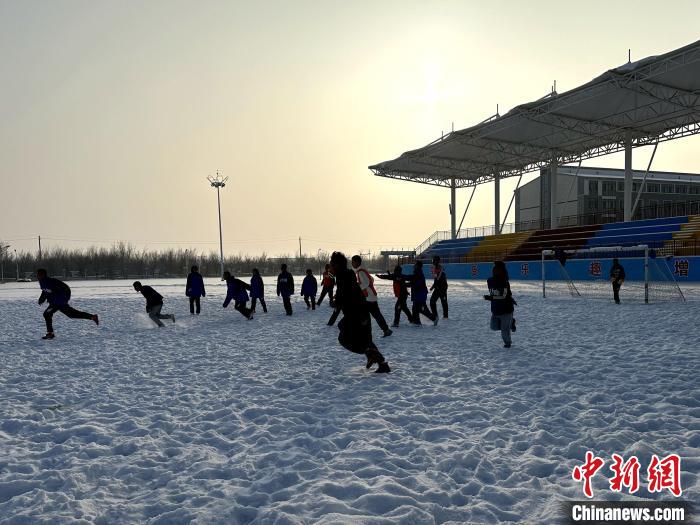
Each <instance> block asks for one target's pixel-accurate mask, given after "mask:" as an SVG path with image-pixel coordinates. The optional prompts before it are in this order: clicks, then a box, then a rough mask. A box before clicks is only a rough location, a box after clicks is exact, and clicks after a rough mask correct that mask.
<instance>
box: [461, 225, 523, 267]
mask: <svg viewBox="0 0 700 525" xmlns="http://www.w3.org/2000/svg"><path fill="white" fill-rule="evenodd" d="M533 233H534V232H531V231H529V232H518V233H506V234H503V235H489V236H487V237H484V239H483V240H482V241H481V242H480V243H479V244H478V245H477V246H475V247H474V249H473V250H472V251H471V252H469V254H468V256H467V258H468V260H469V261H477V260H484V259H486V260H497V259H503V258H504V257H505V256H506V255H507V254H508V253H510V252H512V251H514V250H516V249H517V248H518V247H519V246H521V245H522V244H523V243H524V242H526V241H527V240H528V239H529V238H530V236H531V235H532V234H533Z"/></svg>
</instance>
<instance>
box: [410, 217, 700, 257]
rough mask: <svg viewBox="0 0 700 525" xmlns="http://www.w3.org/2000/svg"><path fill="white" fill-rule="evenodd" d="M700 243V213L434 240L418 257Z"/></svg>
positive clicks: (677, 249) (667, 250)
mask: <svg viewBox="0 0 700 525" xmlns="http://www.w3.org/2000/svg"><path fill="white" fill-rule="evenodd" d="M698 242H700V215H694V216H690V217H687V216H680V217H666V218H661V219H646V220H641V221H631V222H616V223H609V224H595V225H590V226H572V227H568V228H558V229H553V230H537V231H532V232H519V233H512V234H505V235H489V236H486V237H471V238H466V239H454V240H446V241H440V242H438V243H435V244H433V245H432V246H430V248H428V249H427V250H426V251H425V252H423V254H421V255H419V257H418V258H419V259H421V260H423V261H430V260H431V259H432V257H433V256H434V255H439V256H440V257H441V258H443V260H445V261H449V262H480V261H493V260H496V259H504V260H507V261H527V260H534V259H539V258H540V257H541V256H542V250H546V249H554V248H561V249H564V250H573V249H579V248H590V247H600V246H634V245H640V244H646V245H649V246H650V247H651V248H654V249H655V250H656V251H657V253H658V254H659V255H688V253H685V252H688V250H690V251H692V252H693V254H694V253H695V251H696V250H697V243H698Z"/></svg>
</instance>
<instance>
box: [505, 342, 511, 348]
mask: <svg viewBox="0 0 700 525" xmlns="http://www.w3.org/2000/svg"><path fill="white" fill-rule="evenodd" d="M511 344H512V343H506V344H504V345H503V348H510V347H511Z"/></svg>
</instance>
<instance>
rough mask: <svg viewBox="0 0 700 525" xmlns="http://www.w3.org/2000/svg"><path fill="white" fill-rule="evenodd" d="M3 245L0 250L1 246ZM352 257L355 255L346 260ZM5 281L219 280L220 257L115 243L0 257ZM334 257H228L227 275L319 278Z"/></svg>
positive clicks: (378, 263)
mask: <svg viewBox="0 0 700 525" xmlns="http://www.w3.org/2000/svg"><path fill="white" fill-rule="evenodd" d="M2 244H3V243H2V242H0V246H2ZM346 255H348V256H350V255H353V254H346ZM0 257H1V259H2V270H3V273H4V280H6V281H8V280H15V278H16V277H17V271H18V270H19V277H20V278H25V277H29V278H33V277H34V272H35V271H36V269H37V268H45V269H46V270H47V271H48V272H49V275H54V276H56V277H60V278H65V279H131V278H168V277H184V276H186V275H187V274H188V273H189V271H190V268H191V267H192V266H193V265H197V266H199V270H200V273H201V274H202V275H204V276H205V277H219V276H220V273H221V263H220V257H219V254H218V253H216V252H209V253H204V252H199V251H198V250H197V249H191V248H186V249H183V248H178V249H174V248H167V249H164V250H147V249H142V250H139V249H137V248H136V247H134V246H133V245H131V244H128V243H116V244H114V245H112V246H110V247H108V248H107V247H96V246H91V247H89V248H63V247H50V248H47V249H45V250H44V251H43V252H42V254H41V259H39V256H38V253H37V252H28V251H24V252H17V253H16V254H15V253H8V251H7V250H5V251H4V252H2V253H0ZM329 257H330V254H329V253H323V252H321V253H318V254H314V255H302V256H301V257H300V256H299V254H296V255H280V256H275V257H269V256H268V255H266V254H265V253H263V254H262V255H258V256H252V255H229V256H225V257H224V270H228V271H230V272H232V273H233V274H234V275H243V276H245V275H250V273H251V271H252V270H253V268H257V269H258V270H260V273H261V274H263V275H277V273H279V268H280V264H282V263H285V264H287V266H288V267H289V270H290V271H291V272H292V273H294V274H302V273H303V272H304V271H305V270H306V269H307V268H311V269H312V270H313V271H314V273H315V274H317V273H318V272H319V269H322V268H323V266H324V265H325V263H327V262H328V259H329ZM363 260H364V261H365V265H366V266H367V267H369V268H372V269H377V270H379V269H381V270H385V269H386V268H384V266H385V264H384V260H383V258H382V257H381V256H378V255H377V256H374V257H371V258H370V257H368V256H366V255H364V256H363Z"/></svg>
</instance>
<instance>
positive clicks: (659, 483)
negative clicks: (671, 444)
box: [647, 454, 683, 497]
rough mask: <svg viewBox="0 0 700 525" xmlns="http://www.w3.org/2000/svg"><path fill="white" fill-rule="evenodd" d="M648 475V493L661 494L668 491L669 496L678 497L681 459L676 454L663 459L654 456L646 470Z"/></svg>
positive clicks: (680, 491)
mask: <svg viewBox="0 0 700 525" xmlns="http://www.w3.org/2000/svg"><path fill="white" fill-rule="evenodd" d="M647 474H648V475H649V486H648V489H649V492H661V491H662V490H663V489H668V490H670V491H671V494H673V495H674V496H676V497H678V496H680V495H681V494H682V492H683V491H682V490H681V458H680V456H679V455H678V454H671V455H669V456H666V457H665V458H663V459H661V460H660V459H659V457H658V456H657V455H656V454H654V455H653V456H652V457H651V463H650V464H649V468H648V469H647Z"/></svg>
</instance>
